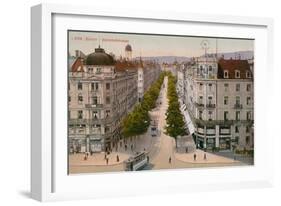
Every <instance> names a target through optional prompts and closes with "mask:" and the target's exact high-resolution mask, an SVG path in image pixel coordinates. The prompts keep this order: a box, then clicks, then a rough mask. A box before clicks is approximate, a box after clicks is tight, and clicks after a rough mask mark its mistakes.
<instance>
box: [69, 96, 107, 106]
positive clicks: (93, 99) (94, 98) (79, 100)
mask: <svg viewBox="0 0 281 206" xmlns="http://www.w3.org/2000/svg"><path fill="white" fill-rule="evenodd" d="M68 102H71V96H68ZM82 103H83V96H82V95H78V104H82ZM105 103H106V104H110V97H109V96H107V97H105ZM92 104H94V105H96V104H99V101H98V97H97V96H93V97H92Z"/></svg>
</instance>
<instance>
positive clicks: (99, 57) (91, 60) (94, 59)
mask: <svg viewBox="0 0 281 206" xmlns="http://www.w3.org/2000/svg"><path fill="white" fill-rule="evenodd" d="M86 65H99V66H103V65H114V59H113V57H112V56H110V55H109V54H107V53H105V51H104V49H103V48H100V46H99V48H96V49H95V52H93V53H91V54H89V55H88V56H87V58H86Z"/></svg>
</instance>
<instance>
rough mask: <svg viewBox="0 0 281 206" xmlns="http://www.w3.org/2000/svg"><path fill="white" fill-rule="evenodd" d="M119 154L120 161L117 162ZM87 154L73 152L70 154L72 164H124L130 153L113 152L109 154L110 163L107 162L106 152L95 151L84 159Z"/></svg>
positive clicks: (70, 163)
mask: <svg viewBox="0 0 281 206" xmlns="http://www.w3.org/2000/svg"><path fill="white" fill-rule="evenodd" d="M117 155H118V156H119V162H117ZM84 157H85V154H71V155H69V165H70V166H89V165H91V166H105V165H117V164H122V163H123V161H124V160H126V159H128V158H129V154H125V153H119V152H112V153H111V154H109V155H107V158H108V164H107V163H106V159H105V153H104V152H101V153H93V155H89V156H88V159H87V160H84Z"/></svg>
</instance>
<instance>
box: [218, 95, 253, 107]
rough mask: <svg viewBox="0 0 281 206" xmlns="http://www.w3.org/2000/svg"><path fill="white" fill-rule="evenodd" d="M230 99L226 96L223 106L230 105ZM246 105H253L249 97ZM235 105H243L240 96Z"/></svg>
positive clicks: (237, 97)
mask: <svg viewBox="0 0 281 206" xmlns="http://www.w3.org/2000/svg"><path fill="white" fill-rule="evenodd" d="M228 100H229V97H228V96H225V97H224V101H223V104H224V105H228V104H229V101H228ZM246 104H247V105H250V104H251V97H247V99H246ZM235 105H241V102H240V96H236V98H235Z"/></svg>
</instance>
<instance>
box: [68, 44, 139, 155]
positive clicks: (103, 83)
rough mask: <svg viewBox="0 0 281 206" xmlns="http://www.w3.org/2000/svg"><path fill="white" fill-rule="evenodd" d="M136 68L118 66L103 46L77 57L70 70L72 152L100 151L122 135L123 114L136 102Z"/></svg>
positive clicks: (69, 132)
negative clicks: (120, 67)
mask: <svg viewBox="0 0 281 206" xmlns="http://www.w3.org/2000/svg"><path fill="white" fill-rule="evenodd" d="M136 82H137V72H136V70H129V69H128V70H118V69H117V68H116V62H115V60H114V59H113V58H112V56H110V55H109V54H107V53H105V51H104V49H102V48H96V49H95V52H93V53H91V54H89V55H87V56H86V58H85V59H83V58H77V59H76V61H75V62H74V63H73V64H72V65H71V69H70V71H69V85H68V89H69V91H68V94H69V97H68V116H69V118H68V138H69V139H68V140H69V151H70V152H100V151H108V150H110V149H111V148H113V147H114V146H115V145H116V143H117V141H118V140H119V139H120V124H121V121H122V118H123V117H124V116H125V115H126V114H127V113H128V112H129V111H131V110H132V109H133V107H134V106H135V104H136V103H137V84H136Z"/></svg>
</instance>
